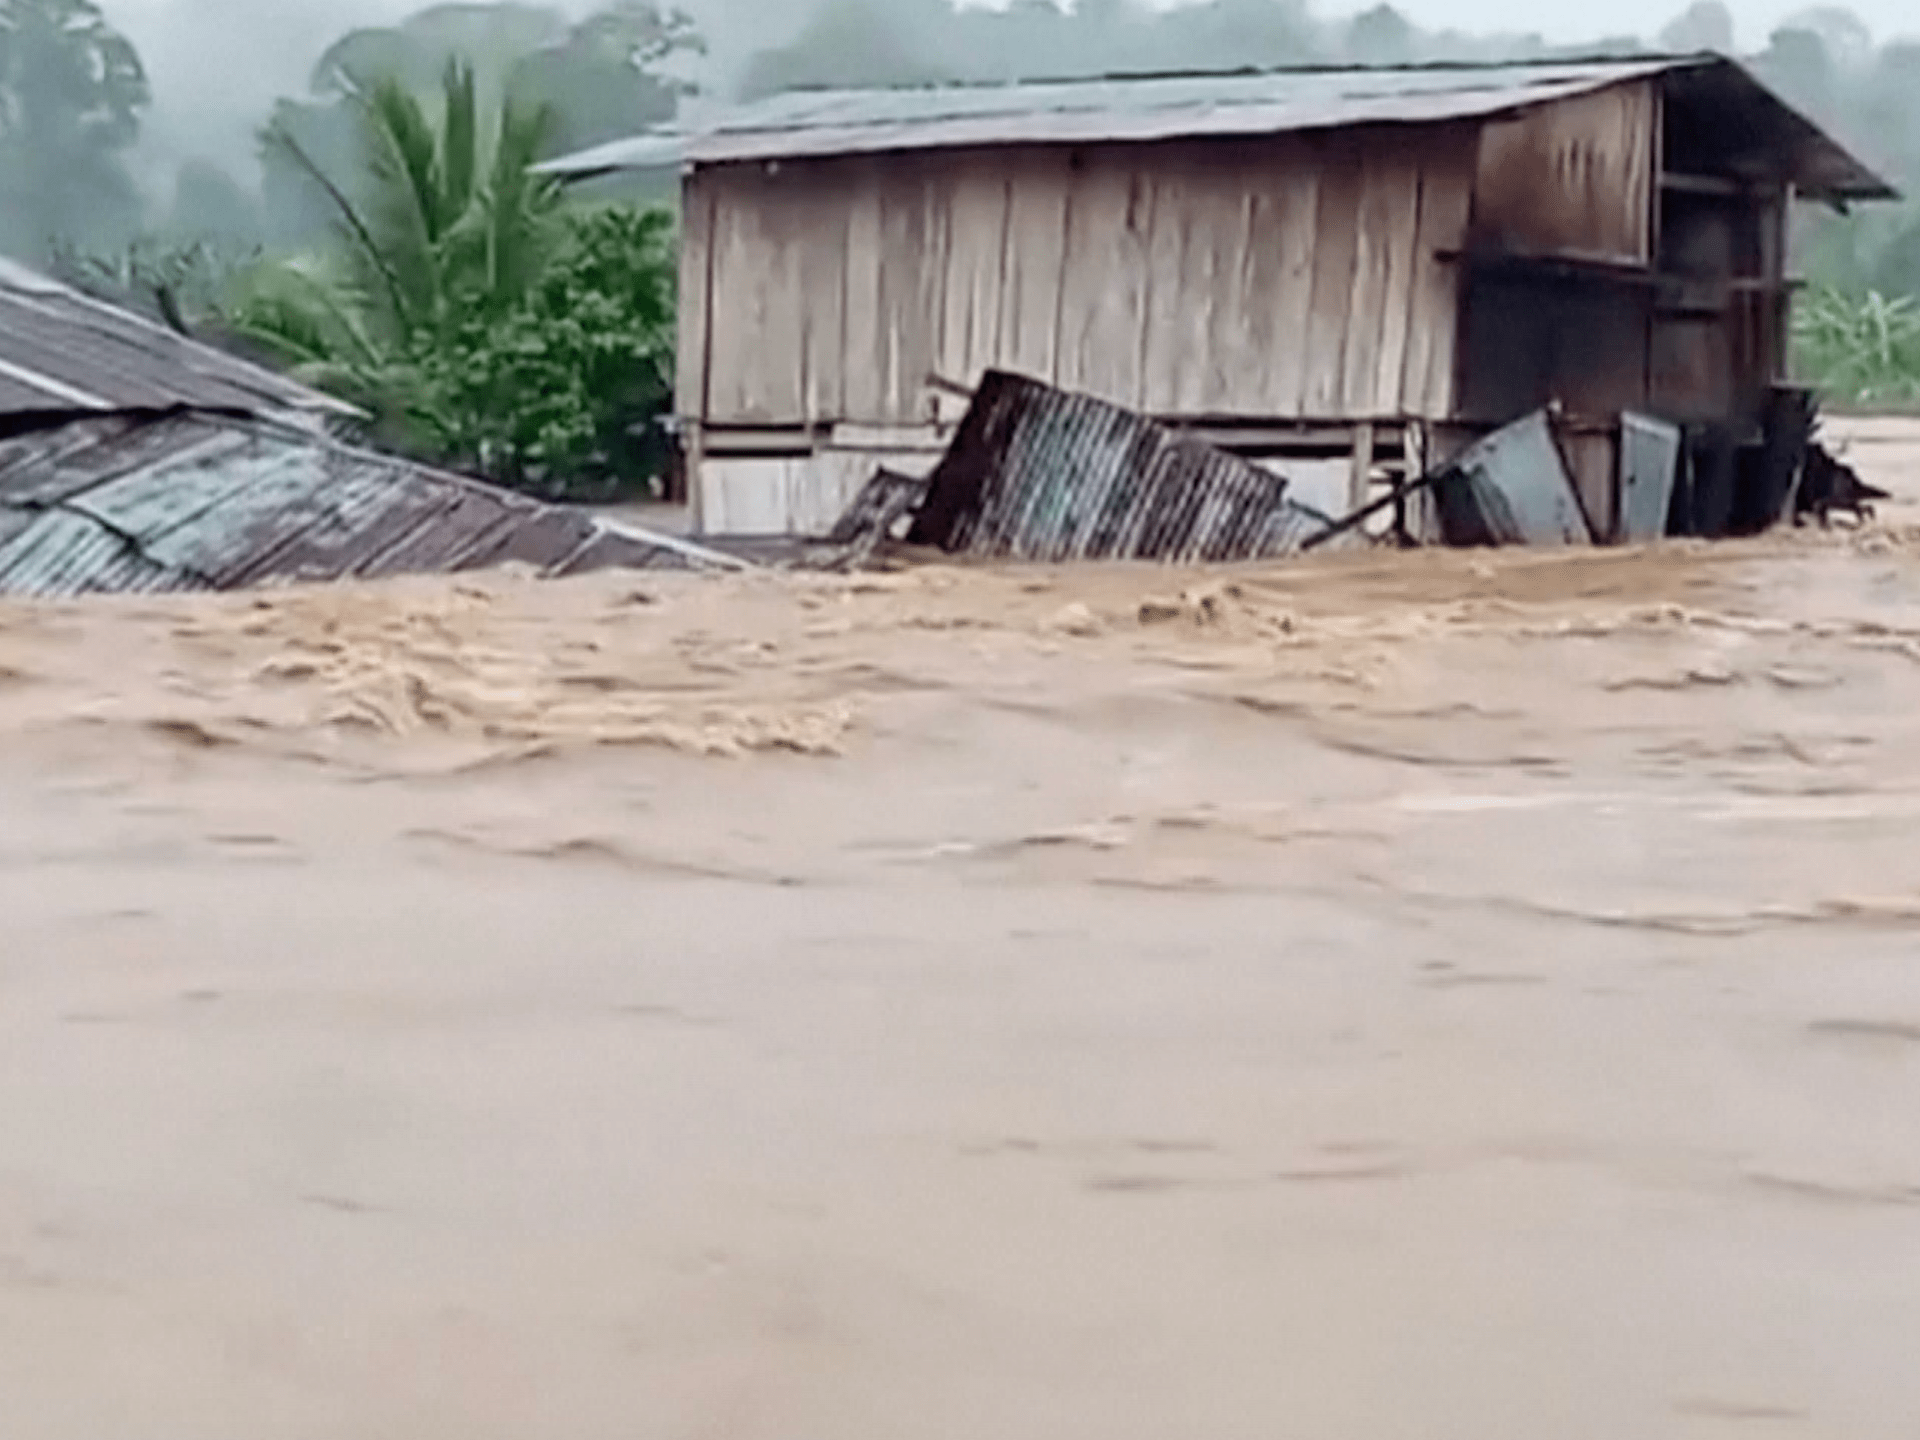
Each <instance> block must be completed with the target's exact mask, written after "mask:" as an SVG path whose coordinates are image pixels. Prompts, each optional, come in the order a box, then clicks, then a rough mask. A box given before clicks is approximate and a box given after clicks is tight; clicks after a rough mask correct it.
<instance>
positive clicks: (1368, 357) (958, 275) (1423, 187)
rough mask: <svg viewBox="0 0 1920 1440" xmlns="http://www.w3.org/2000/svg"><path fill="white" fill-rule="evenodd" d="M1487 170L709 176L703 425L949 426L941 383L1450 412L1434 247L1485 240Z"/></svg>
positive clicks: (1205, 168)
mask: <svg viewBox="0 0 1920 1440" xmlns="http://www.w3.org/2000/svg"><path fill="white" fill-rule="evenodd" d="M1479 154H1480V150H1479V131H1478V127H1477V126H1475V125H1467V126H1451V127H1443V126H1427V127H1417V128H1416V127H1379V128H1375V129H1370V130H1360V131H1342V132H1330V133H1327V134H1322V135H1310V136H1286V137H1277V138H1274V139H1263V140H1259V141H1233V142H1211V143H1201V142H1174V143H1165V144H1154V145H1108V146H1094V147H1087V148H1084V149H1079V150H1070V149H1068V148H1065V147H1021V148H1009V149H996V150H973V151H940V152H924V153H904V154H897V155H887V156H871V157H847V158H836V159H830V160H821V161H808V162H804V163H794V164H787V165H782V166H779V167H777V168H774V169H771V170H770V169H768V168H766V167H762V166H757V165H756V166H726V167H715V168H709V169H705V170H702V171H699V172H697V173H696V174H695V175H694V176H693V177H692V179H691V180H690V181H689V182H688V212H689V214H700V213H702V204H703V202H704V203H705V204H706V205H707V207H708V209H707V211H706V213H707V214H708V215H710V217H711V218H710V232H711V233H710V236H709V235H707V234H705V233H703V231H704V230H705V229H706V227H705V226H695V225H692V224H690V225H689V227H688V230H687V244H688V246H689V247H690V249H691V248H692V247H695V246H699V245H710V246H711V295H712V304H711V307H710V321H709V323H708V324H707V325H706V326H704V327H694V328H693V329H691V330H689V331H688V332H687V336H688V344H689V345H690V346H694V347H697V346H699V345H702V344H704V345H705V346H706V347H707V354H706V357H705V363H704V364H701V363H696V360H695V358H694V357H692V356H687V357H685V358H683V362H682V366H681V374H682V383H681V391H680V407H681V409H682V412H683V413H684V414H687V415H689V416H692V417H695V418H699V419H702V420H704V422H705V423H706V424H707V425H709V426H722V427H723V426H729V425H782V426H786V425H802V424H819V423H824V422H833V421H852V422H858V423H865V424H889V425H902V424H916V423H925V422H926V421H928V420H930V419H932V418H934V417H935V416H936V414H937V413H938V412H937V410H936V405H937V402H938V397H937V396H936V395H934V394H933V393H931V392H930V391H929V390H928V388H927V386H926V384H925V379H926V376H927V375H928V374H929V373H930V372H931V373H937V374H939V375H941V376H943V377H945V378H948V379H951V380H954V381H957V382H960V383H962V384H969V385H970V384H972V383H973V382H974V381H976V380H977V379H978V378H979V376H980V374H981V372H982V371H984V370H986V369H988V368H1001V369H1011V370H1015V371H1019V372H1022V373H1025V374H1029V375H1033V376H1036V377H1038V378H1041V379H1045V380H1049V381H1051V382H1053V383H1055V384H1059V385H1063V386H1066V387H1068V388H1071V389H1076V390H1084V391H1088V392H1091V393H1093V394H1096V395H1099V396H1101V397H1102V398H1104V399H1107V400H1111V401H1113V402H1115V403H1118V404H1122V405H1126V406H1129V407H1133V408H1136V409H1141V410H1144V411H1147V412H1148V413H1152V414H1156V415H1162V416H1169V417H1193V418H1201V417H1208V418H1216V419H1219V418H1235V419H1249V420H1273V419H1311V420H1345V419H1382V420H1385V419H1393V418H1397V417H1402V416H1410V417H1429V418H1439V417H1444V416H1446V415H1448V414H1450V413H1451V411H1452V408H1453V399H1454V369H1455V367H1454V363H1453V358H1454V336H1455V327H1456V324H1457V313H1458V309H1459V305H1458V283H1459V282H1458V278H1457V274H1456V271H1457V268H1458V267H1457V266H1455V265H1453V264H1452V263H1450V262H1447V261H1442V260H1440V259H1438V258H1437V257H1436V252H1443V251H1457V250H1459V249H1460V248H1461V247H1462V246H1463V245H1464V244H1465V241H1466V235H1467V225H1468V221H1469V216H1470V211H1471V205H1472V187H1473V181H1474V174H1475V168H1476V164H1477V162H1478V159H1479ZM686 272H687V274H688V275H689V276H690V277H696V278H697V277H700V276H704V275H706V274H707V273H708V272H707V270H706V268H705V267H704V266H702V265H701V264H700V262H699V260H698V258H697V257H690V258H689V260H688V262H687V265H686ZM696 375H704V376H705V380H704V387H702V386H701V385H697V384H695V383H693V381H692V380H691V379H690V377H693V376H696ZM703 399H704V404H703V403H702V402H703Z"/></svg>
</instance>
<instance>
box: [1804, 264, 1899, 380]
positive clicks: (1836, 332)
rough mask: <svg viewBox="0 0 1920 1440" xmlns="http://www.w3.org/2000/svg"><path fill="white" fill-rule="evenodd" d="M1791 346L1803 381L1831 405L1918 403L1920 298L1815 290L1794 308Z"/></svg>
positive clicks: (1876, 292)
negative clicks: (1816, 388)
mask: <svg viewBox="0 0 1920 1440" xmlns="http://www.w3.org/2000/svg"><path fill="white" fill-rule="evenodd" d="M1793 341H1794V362H1795V368H1796V370H1797V372H1798V373H1799V375H1800V377H1801V378H1802V379H1803V380H1805V381H1806V382H1807V383H1808V384H1811V385H1815V386H1817V387H1818V388H1819V389H1820V390H1821V391H1822V392H1824V393H1825V395H1826V397H1827V398H1828V400H1830V401H1833V402H1835V403H1838V404H1843V405H1853V406H1861V407H1876V406H1885V407H1896V408H1905V407H1908V406H1912V405H1915V404H1920V299H1916V298H1915V297H1913V296H1911V295H1899V296H1894V297H1888V296H1886V295H1882V294H1881V293H1880V292H1879V291H1877V290H1870V291H1867V292H1866V293H1864V294H1860V295H1850V294H1846V293H1844V292H1842V291H1840V290H1836V289H1832V288H1827V287H1822V288H1818V289H1814V290H1811V291H1809V292H1808V293H1807V294H1805V295H1803V296H1801V298H1800V303H1799V304H1798V306H1797V307H1796V308H1795V311H1794V325H1793Z"/></svg>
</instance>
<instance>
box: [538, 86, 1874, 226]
mask: <svg viewBox="0 0 1920 1440" xmlns="http://www.w3.org/2000/svg"><path fill="white" fill-rule="evenodd" d="M1688 72H1701V73H1708V72H1711V73H1713V74H1714V75H1716V76H1718V77H1720V78H1721V79H1722V81H1723V83H1724V84H1725V85H1726V86H1727V88H1728V89H1729V90H1730V91H1735V92H1738V94H1739V95H1740V97H1741V98H1742V99H1743V100H1744V101H1745V102H1747V104H1745V105H1743V107H1742V108H1743V109H1751V110H1754V111H1756V112H1759V113H1760V114H1761V119H1760V127H1761V129H1762V131H1764V132H1772V133H1774V134H1777V136H1778V138H1779V140H1780V141H1781V142H1782V143H1784V144H1785V145H1787V146H1788V148H1789V149H1790V151H1791V152H1792V153H1791V162H1792V164H1793V166H1794V168H1795V169H1796V171H1797V172H1798V173H1797V174H1795V175H1794V176H1793V177H1792V178H1793V179H1794V181H1795V183H1796V184H1798V185H1799V186H1800V187H1801V188H1802V189H1803V190H1804V191H1805V192H1806V193H1808V194H1810V195H1813V196H1815V197H1816V198H1822V199H1835V200H1843V199H1873V198H1885V197H1887V196H1891V195H1892V194H1893V191H1892V189H1891V188H1890V187H1889V186H1888V185H1887V183H1886V182H1885V181H1884V180H1882V179H1881V178H1880V177H1879V176H1877V175H1875V174H1874V173H1873V172H1872V171H1871V170H1870V169H1868V168H1867V167H1866V166H1865V165H1864V164H1862V163H1861V162H1860V161H1858V160H1856V159H1854V158H1853V156H1851V155H1849V154H1848V153H1847V152H1846V151H1845V150H1844V149H1843V148H1842V147H1841V146H1840V145H1839V144H1838V143H1837V142H1835V141H1833V140H1831V139H1830V138H1828V137H1827V136H1826V135H1824V134H1823V133H1821V132H1820V131H1819V129H1818V128H1817V127H1815V126H1814V125H1813V124H1812V122H1811V121H1808V120H1807V119H1805V117H1803V116H1801V115H1799V114H1798V113H1797V112H1795V111H1794V110H1793V109H1792V108H1791V107H1790V106H1788V105H1787V104H1786V103H1785V102H1784V101H1782V100H1780V99H1779V97H1777V96H1775V95H1774V94H1773V92H1772V91H1770V90H1768V89H1767V88H1766V87H1765V86H1764V85H1762V84H1761V83H1760V82H1759V81H1758V80H1756V79H1754V78H1753V77H1752V76H1751V75H1749V74H1748V73H1747V71H1746V70H1744V69H1743V68H1742V67H1741V66H1739V65H1737V64H1735V63H1734V62H1733V61H1731V60H1728V59H1726V58H1724V57H1722V56H1718V55H1694V56H1683V57H1674V56H1659V57H1651V58H1645V59H1631V60H1592V61H1554V62H1522V63H1512V64H1486V65H1429V66H1406V67H1394V68H1365V69H1356V68H1343V69H1303V70H1266V71H1239V72H1233V73H1226V74H1220V73H1214V74H1179V75H1154V76H1122V77H1110V78H1103V79H1087V80H1058V81H1044V82H1029V83H1022V84H1011V85H1007V84H997V85H940V86H922V87H918V88H901V89H877V90H797V91H790V92H787V93H785V94H781V95H775V96H772V97H770V98H768V99H766V100H762V101H759V102H756V103H754V104H751V105H746V106H743V107H740V108H738V109H736V110H733V111H730V112H723V113H721V114H719V115H717V116H716V117H714V118H713V119H712V120H711V121H709V122H708V123H706V124H704V125H700V126H695V127H691V128H688V129H684V130H657V131H653V132H650V133H648V134H644V135H639V136H636V137H634V138H632V139H628V140H618V141H614V142H612V143H610V144H606V145H601V146H598V147H596V148H595V149H591V150H586V151H583V152H581V153H580V154H577V155H571V156H567V157H564V158H562V159H559V160H556V161H553V162H551V163H550V164H549V165H547V166H545V167H543V168H544V169H546V170H547V171H549V172H550V173H553V174H558V175H566V176H571V177H576V178H585V177H588V176H593V175H604V174H608V173H611V172H615V171H620V170H640V169H654V168H658V167H660V166H665V165H673V164H686V165H696V166H697V165H710V164H722V163H730V162H738V161H751V160H780V159H797V158H801V157H824V156H831V155H849V154H868V153H875V152H880V151H898V150H927V149H941V148H949V147H963V146H980V145H1013V144H1091V143H1097V142H1114V141H1149V140H1171V139H1184V138H1194V137H1203V136H1220V137H1228V136H1252V135H1275V134H1282V133H1286V132H1289V131H1300V130H1319V129H1333V128H1338V127H1344V126H1350V125H1370V124H1420V123H1427V122H1433V121H1445V120H1464V119H1479V118H1485V117H1488V116H1493V115H1499V114H1503V113H1508V112H1512V111H1517V110H1524V109H1527V108H1530V107H1532V106H1536V105H1543V104H1548V103H1550V102H1553V101H1557V100H1566V99H1571V98H1573V97H1575V96H1578V95H1584V94H1588V93H1590V92H1592V91H1595V90H1601V89H1605V88H1606V87H1608V86H1612V85H1619V84H1623V83H1626V82H1629V81H1634V80H1642V79H1647V78H1650V77H1653V76H1660V75H1669V74H1672V75H1679V74H1683V73H1688Z"/></svg>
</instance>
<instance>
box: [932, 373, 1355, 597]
mask: <svg viewBox="0 0 1920 1440" xmlns="http://www.w3.org/2000/svg"><path fill="white" fill-rule="evenodd" d="M1325 523H1326V522H1325V520H1324V519H1323V518H1322V517H1319V516H1316V515H1314V514H1312V513H1311V512H1309V511H1307V510H1305V509H1304V508H1302V507H1300V506H1297V505H1294V504H1292V503H1291V502H1289V501H1288V500H1287V499H1286V481H1285V480H1283V479H1281V478H1280V477H1279V476H1277V475H1273V474H1271V473H1269V472H1268V471H1265V470H1262V469H1261V468H1260V467H1259V466H1257V465H1254V464H1252V463H1251V462H1249V461H1247V460H1243V459H1241V458H1240V457H1239V456H1237V455H1230V454H1228V453H1227V452H1226V451H1224V450H1216V449H1215V448H1214V447H1212V446H1211V445H1207V444H1204V443H1202V442H1201V441H1198V440H1195V439H1193V438H1192V437H1190V436H1185V435H1181V434H1179V433H1177V432H1176V431H1173V430H1170V429H1168V428H1167V427H1166V426H1164V425H1160V424H1157V423H1155V422H1154V421H1151V420H1148V419H1146V418H1144V417H1142V416H1140V415H1136V414H1134V413H1133V412H1132V411H1130V410H1124V409H1122V408H1121V407H1120V406H1118V405H1110V404H1108V403H1107V402H1106V401H1104V400H1096V399H1094V398H1093V397H1092V396H1090V395H1076V394H1071V393H1069V392H1067V391H1064V390H1056V389H1054V388H1052V387H1051V386H1048V385H1043V384H1041V383H1040V382H1039V381H1037V380H1029V379H1026V378H1025V377H1023V376H1019V375H1009V374H1006V373H1005V372H1002V371H989V372H987V374H986V376H985V377H984V378H983V379H982V380H981V382H980V388H979V389H978V390H977V391H975V392H974V399H973V404H972V405H971V406H970V407H969V408H968V410H967V414H966V417H965V419H963V420H962V421H961V422H960V428H959V429H958V430H957V431H956V432H955V433H954V437H953V443H952V445H951V446H950V447H949V448H948V450H947V453H946V454H945V456H943V457H942V458H941V461H940V463H939V465H938V466H937V467H935V469H934V472H933V475H932V476H931V477H930V479H929V481H928V487H927V495H926V499H925V501H924V502H922V504H921V507H920V512H919V514H918V516H917V517H916V519H915V520H914V525H913V529H912V531H911V533H910V534H909V536H908V539H909V540H910V541H911V542H912V543H914V544H918V545H933V546H938V547H939V548H940V549H943V550H948V551H953V552H957V553H965V554H971V555H977V556H983V557H1007V558H1011V559H1018V560H1164V561H1169V562H1190V561H1199V560H1252V559H1258V558H1261V557H1263V556H1274V555H1284V554H1290V553H1292V552H1293V551H1295V550H1298V549H1299V548H1300V547H1301V545H1302V544H1303V543H1304V542H1305V541H1306V540H1307V539H1308V538H1309V537H1310V536H1311V535H1313V534H1314V533H1315V532H1317V531H1319V530H1320V529H1322V528H1324V526H1325Z"/></svg>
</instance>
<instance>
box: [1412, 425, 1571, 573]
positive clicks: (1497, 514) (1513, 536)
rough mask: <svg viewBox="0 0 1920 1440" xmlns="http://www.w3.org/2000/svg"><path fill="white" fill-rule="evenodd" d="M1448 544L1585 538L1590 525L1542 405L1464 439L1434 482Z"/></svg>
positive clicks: (1560, 541) (1566, 541) (1539, 542)
mask: <svg viewBox="0 0 1920 1440" xmlns="http://www.w3.org/2000/svg"><path fill="white" fill-rule="evenodd" d="M1435 494H1436V495H1437V496H1438V497H1439V501H1440V525H1441V530H1442V532H1443V533H1444V534H1445V536H1446V540H1447V543H1448V544H1449V545H1589V544H1591V543H1592V542H1593V531H1592V530H1591V529H1590V528H1589V527H1588V525H1587V517H1586V514H1585V512H1584V511H1583V510H1582V509H1581V508H1580V499H1579V496H1578V494H1577V493H1576V492H1575V489H1574V483H1573V477H1572V476H1570V475H1569V474H1568V473H1567V466H1566V460H1565V458H1564V457H1563V456H1562V454H1561V451H1560V443H1559V441H1558V440H1557V439H1556V437H1555V434H1554V421H1553V417H1552V416H1551V415H1550V414H1549V413H1548V412H1547V411H1545V410H1536V411H1534V412H1533V413H1532V414H1531V415H1528V416H1525V417H1524V418H1522V419H1519V420H1516V421H1514V422H1513V424H1511V425H1508V426H1506V427H1505V428H1504V429H1500V430H1496V431H1494V432H1493V434H1491V435H1489V436H1487V437H1486V438H1485V439H1483V440H1480V441H1478V442H1477V443H1475V444H1474V445H1471V446H1469V447H1468V448H1467V449H1466V450H1465V451H1464V452H1462V454H1461V455H1460V456H1459V458H1458V459H1456V460H1454V461H1453V462H1452V463H1451V464H1450V465H1449V466H1448V467H1447V473H1446V474H1445V475H1444V476H1442V477H1441V478H1440V480H1439V482H1438V483H1437V484H1436V486H1435Z"/></svg>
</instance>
